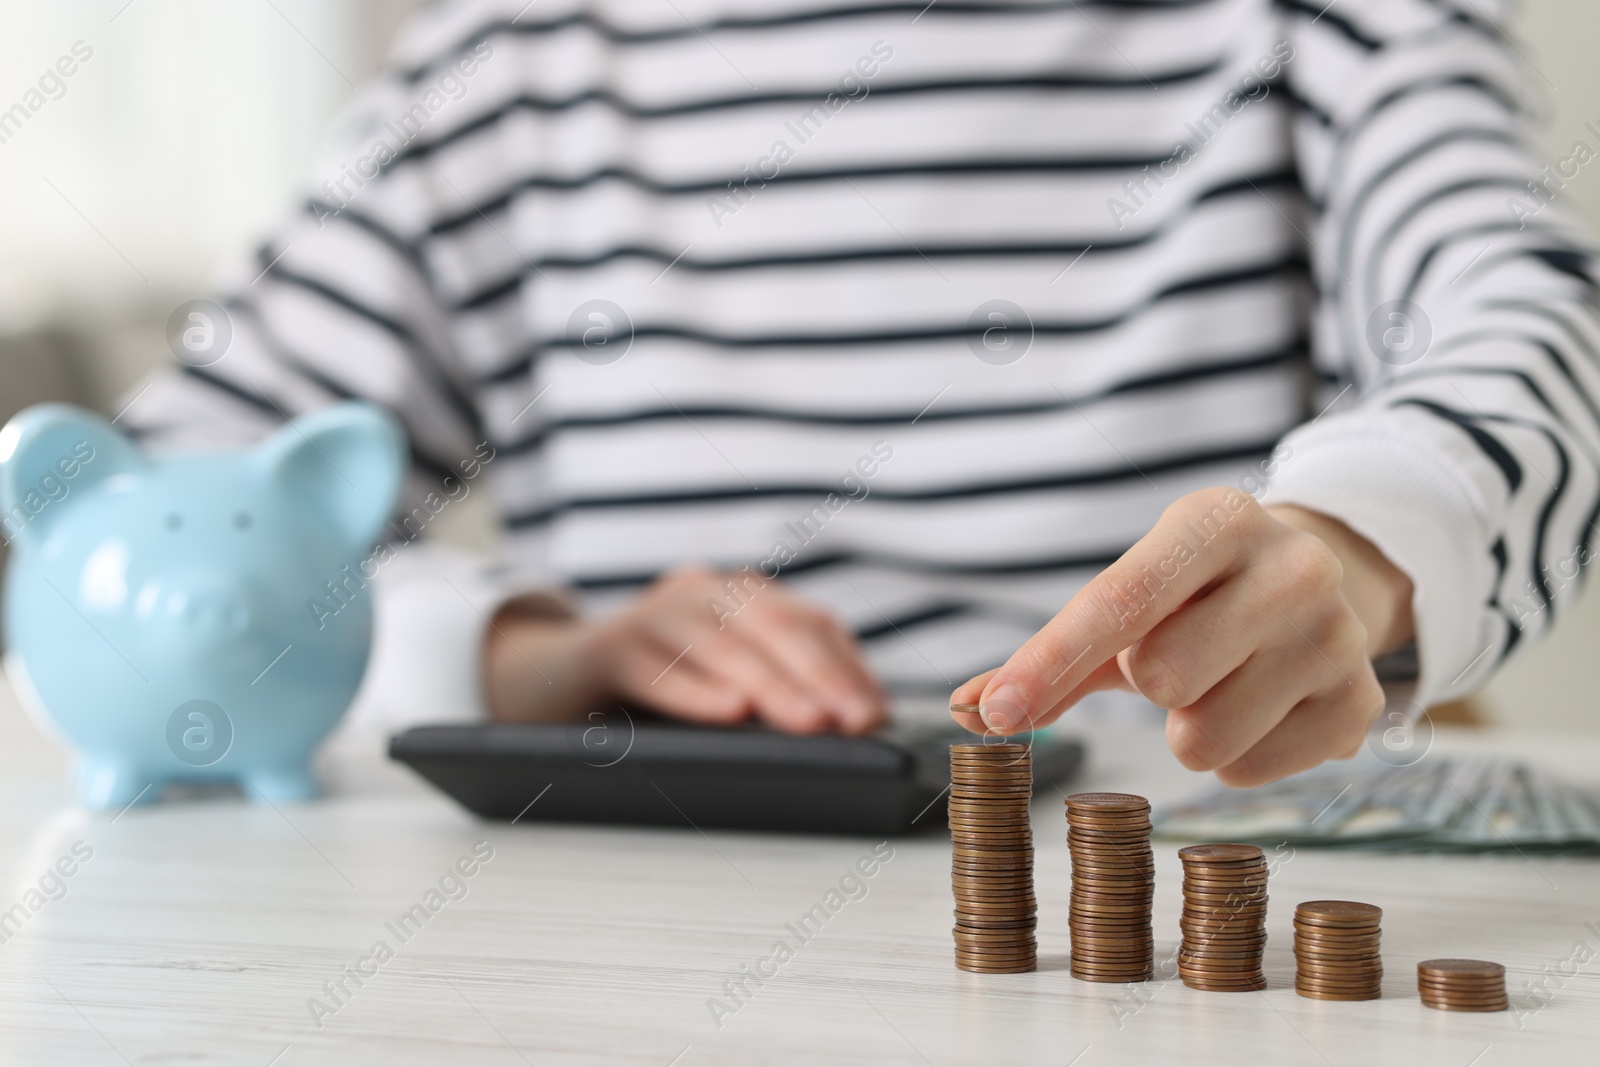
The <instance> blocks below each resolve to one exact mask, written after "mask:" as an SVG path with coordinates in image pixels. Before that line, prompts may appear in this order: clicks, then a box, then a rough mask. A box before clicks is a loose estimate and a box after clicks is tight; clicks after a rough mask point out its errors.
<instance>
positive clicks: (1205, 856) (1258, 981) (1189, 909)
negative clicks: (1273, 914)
mask: <svg viewBox="0 0 1600 1067" xmlns="http://www.w3.org/2000/svg"><path fill="white" fill-rule="evenodd" d="M1178 858H1179V859H1181V860H1182V861H1183V914H1182V915H1181V917H1180V918H1179V920H1178V925H1179V927H1180V928H1181V929H1182V931H1183V942H1182V944H1180V945H1179V946H1178V976H1179V977H1180V978H1182V979H1183V984H1184V985H1186V986H1189V987H1190V988H1192V989H1210V990H1215V991H1218V992H1230V993H1231V992H1246V991H1248V990H1254V989H1265V988H1267V980H1266V977H1265V976H1264V975H1263V974H1262V973H1261V951H1262V949H1264V948H1265V947H1266V944H1267V858H1266V856H1265V855H1263V854H1262V852H1261V850H1260V849H1259V848H1257V847H1256V846H1254V845H1190V846H1189V847H1188V848H1180V849H1179V850H1178Z"/></svg>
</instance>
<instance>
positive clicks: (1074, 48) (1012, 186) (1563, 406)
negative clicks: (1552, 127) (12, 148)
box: [127, 0, 1600, 710]
mask: <svg viewBox="0 0 1600 1067" xmlns="http://www.w3.org/2000/svg"><path fill="white" fill-rule="evenodd" d="M1493 6H1494V5H1490V4H1488V3H1487V2H1472V3H1469V2H1466V0H1462V2H1461V3H1459V4H1458V3H1456V2H1454V0H1343V2H1341V3H1337V4H1333V5H1328V6H1327V7H1324V6H1323V5H1322V3H1320V2H1313V3H1305V2H1300V0H1277V2H1273V0H1123V2H1114V0H935V2H933V3H927V2H926V0H914V2H909V3H902V2H898V0H609V2H607V0H538V2H537V3H525V0H456V2H452V3H445V4H442V5H440V6H438V7H435V8H433V9H431V10H430V11H428V12H427V13H426V14H425V15H423V16H422V17H421V18H419V19H418V20H417V21H416V22H415V23H414V25H413V26H412V27H411V28H410V31H409V32H408V33H407V34H406V35H405V36H404V37H403V40H402V42H401V44H400V45H399V47H398V49H397V51H396V53H395V55H394V57H393V60H392V63H391V64H390V65H389V67H388V68H387V69H386V71H385V72H384V73H383V74H382V76H381V77H380V78H379V79H378V80H377V82H376V84H374V85H373V86H371V87H370V88H369V89H368V90H366V91H365V92H364V93H363V94H362V96H361V98H360V99H359V101H358V102H357V104H356V105H355V106H354V107H353V108H352V109H351V111H350V113H349V114H348V115H347V116H345V117H344V118H343V119H342V120H341V121H340V122H339V124H338V126H337V129H336V130H335V132H334V135H333V136H332V138H331V139H330V146H329V149H328V152H327V156H326V158H325V159H324V161H323V162H322V163H321V164H320V165H319V170H318V173H317V176H316V178H315V179H314V180H313V183H312V189H311V194H310V198H309V199H308V201H307V202H306V204H305V206H304V209H303V210H302V211H300V212H299V213H298V214H297V215H296V216H295V217H293V218H291V219H289V220H288V221H287V222H286V224H285V225H284V226H283V227H282V229H281V230H280V231H279V232H277V233H276V234H274V235H273V236H272V237H271V239H270V240H268V241H266V242H265V243H264V244H262V245H261V247H260V248H259V249H257V250H256V251H255V253H254V255H253V257H252V258H251V259H250V261H249V262H248V263H246V264H244V265H242V266H241V267H240V268H239V269H238V271H237V272H236V274H235V276H234V277H233V278H232V279H231V280H230V282H229V283H228V285H227V286H226V287H225V290H224V291H225V293H226V297H225V299H224V301H223V302H224V306H225V307H226V308H227V311H228V315H229V318H230V320H231V326H232V330H231V341H230V343H229V346H228V348H227V350H226V352H225V353H223V354H222V355H221V356H220V358H216V357H215V356H214V355H213V356H210V357H207V358H191V357H189V356H185V357H184V358H185V365H184V366H183V367H181V369H180V370H179V371H178V372H176V373H171V374H168V375H165V376H164V377H162V378H161V379H160V380H159V381H158V382H157V383H156V385H155V386H154V387H152V388H151V389H150V390H149V391H148V393H147V394H146V395H145V396H143V397H142V398H141V399H140V400H139V402H138V403H136V404H135V405H134V406H133V408H132V409H131V410H130V411H129V412H128V415H127V418H128V420H129V421H132V422H134V423H136V424H137V426H138V429H139V432H141V433H142V434H144V435H146V436H147V437H149V438H150V439H152V440H153V441H154V442H156V443H158V444H166V445H173V446H175V445H181V444H185V443H188V442H191V441H194V440H199V439H206V440H217V439H219V438H249V437H253V436H256V435H259V434H261V433H264V432H265V431H266V430H268V429H269V428H270V427H271V426H272V425H273V424H274V423H276V422H279V421H281V420H282V419H283V418H284V417H285V416H286V415H288V414H292V413H295V412H299V411H304V410H306V409H310V408H315V407H317V406H319V405H323V404H327V403H330V402H332V401H334V400H336V399H339V398H346V397H365V398H370V399H372V400H375V401H377V402H379V403H381V404H384V405H386V406H388V407H389V408H391V409H392V410H394V411H395V412H396V413H397V414H398V415H399V416H400V418H401V419H402V420H403V421H404V423H405V426H406V428H407V430H408V431H409V433H410V438H411V447H412V456H413V459H414V468H415V469H414V477H413V479H412V490H413V499H412V500H410V501H409V502H408V503H407V505H406V515H407V516H412V517H414V519H415V521H414V522H407V523H403V524H402V523H400V522H397V524H396V527H395V528H396V530H397V536H405V537H409V536H410V535H411V534H412V533H413V532H414V527H416V528H420V526H421V525H423V524H424V523H425V520H426V519H427V517H428V516H429V515H430V514H431V513H432V510H437V507H439V506H444V504H445V503H447V502H448V499H450V498H452V497H453V495H454V493H455V492H456V491H458V490H461V486H462V485H463V482H462V473H461V472H462V471H463V470H465V469H467V467H465V466H464V464H473V465H474V466H473V469H474V470H476V464H477V461H478V460H480V459H482V458H483V457H485V456H490V457H492V460H491V461H490V462H488V463H487V464H485V465H484V467H483V469H484V481H485V482H486V483H489V484H492V488H493V492H494V495H495V499H496V501H497V503H498V507H499V510H500V512H501V513H502V515H503V516H504V519H505V522H506V527H507V531H508V537H507V555H508V558H509V561H510V563H511V570H510V572H508V573H507V574H501V575H499V576H489V577H485V578H483V579H482V581H481V582H479V583H477V584H474V585H473V586H472V590H473V591H472V592H471V593H464V592H462V589H463V586H462V584H461V582H459V581H456V582H446V583H445V584H447V585H449V586H450V590H444V589H443V587H442V586H440V585H439V584H438V581H437V579H438V578H439V577H441V576H442V574H443V572H444V570H446V569H447V565H446V564H445V563H442V562H440V559H441V557H438V556H434V557H431V562H427V563H423V564H418V565H411V566H407V567H397V568H395V570H396V571H397V573H398V572H401V571H403V572H405V577H404V581H403V582H402V581H401V579H400V578H398V577H396V578H393V579H391V581H393V582H395V583H398V584H400V585H403V586H404V587H405V589H406V590H408V591H405V592H402V593H396V594H394V596H393V597H392V598H391V601H390V603H391V604H392V605H394V606H392V607H391V608H390V609H389V612H390V614H391V615H394V614H396V613H397V612H400V611H401V610H402V608H401V606H400V605H404V612H405V617H406V619H408V620H410V621H407V622H393V623H391V624H390V633H391V634H399V633H400V632H401V631H402V630H404V631H405V632H406V633H407V634H408V636H407V637H406V641H409V642H410V643H411V645H410V646H408V647H414V649H415V650H414V651H412V652H408V653H405V654H404V655H401V656H399V659H402V660H406V659H408V660H410V661H412V662H415V663H427V664H428V665H429V666H428V673H429V675H430V676H431V677H434V678H436V679H442V680H443V681H440V682H438V683H437V684H435V685H434V687H433V688H432V689H428V687H427V685H426V684H424V683H420V682H419V683H417V686H416V687H413V688H415V690H416V692H417V693H419V694H422V695H421V696H418V697H416V698H415V699H417V700H421V701H423V702H424V703H429V704H432V705H434V707H435V710H437V705H438V704H439V703H440V702H441V701H443V702H451V701H453V702H454V703H456V704H459V705H460V706H462V707H475V706H476V705H475V703H474V702H475V701H477V699H478V698H477V696H476V695H475V694H476V690H474V689H473V688H472V687H473V686H474V685H475V684H476V683H475V681H474V678H475V672H476V664H477V662H478V660H477V658H476V655H477V654H476V651H475V646H476V643H477V642H479V641H481V639H482V632H483V618H484V616H485V615H486V614H487V613H488V612H489V610H490V609H491V608H492V606H493V604H494V603H495V601H496V600H497V598H500V597H503V596H505V595H507V592H508V591H509V590H510V589H511V588H513V587H518V588H522V587H526V586H527V585H528V583H530V582H536V583H545V584H557V585H561V586H564V587H566V588H568V589H570V590H572V591H573V593H574V595H575V596H576V598H577V599H578V600H579V601H580V602H581V603H582V605H583V607H584V608H585V610H588V611H593V612H604V611H608V610H613V609H615V608H616V607H617V605H619V604H620V603H622V602H624V601H625V600H626V599H627V598H629V597H631V596H633V595H634V594H636V593H637V592H638V591H639V590H640V588H641V587H642V586H643V585H644V584H645V583H647V582H649V581H650V580H651V579H652V577H654V576H655V575H657V574H659V573H661V572H662V571H663V570H664V569H666V568H669V567H671V566H673V565H675V564H677V563H680V562H684V561H689V560H694V561H700V562H704V563H708V564H711V565H715V566H719V567H728V568H738V567H744V566H749V567H752V568H757V569H760V570H762V571H764V572H765V573H767V574H769V575H771V574H778V575H780V576H781V578H782V579H784V580H785V581H787V582H789V583H791V584H792V585H793V587H795V588H796V589H797V590H798V591H799V592H800V593H802V594H803V595H805V596H807V597H809V598H812V599H814V600H815V601H818V602H820V603H821V604H823V605H825V606H827V607H829V608H830V609H831V610H833V611H834V612H835V613H837V614H838V615H839V616H841V617H842V618H843V619H844V620H846V621H847V623H848V624H849V625H850V626H852V627H853V628H854V629H855V631H856V632H857V633H858V634H859V635H860V636H861V637H862V639H863V641H864V642H865V645H866V648H867V650H868V652H869V655H870V657H871V659H872V662H873V664H874V666H875V667H876V669H877V670H878V671H879V672H880V673H881V675H882V676H883V677H884V678H885V679H886V680H887V681H888V682H889V683H890V684H891V685H894V686H897V687H903V688H912V689H914V688H934V689H943V688H946V687H948V686H949V685H950V684H952V683H954V682H958V681H960V680H962V679H964V678H965V677H967V676H968V675H969V674H971V673H973V672H976V671H978V670H980V669H983V668H986V667H988V666H992V665H994V664H996V663H998V662H1000V661H1001V660H1003V659H1004V658H1005V657H1006V656H1007V655H1008V654H1009V653H1010V652H1011V651H1012V650H1014V648H1015V647H1016V646H1017V645H1018V644H1019V643H1020V642H1021V641H1022V640H1023V639H1024V638H1025V637H1026V636H1027V635H1028V634H1030V633H1031V632H1032V631H1033V630H1034V629H1036V628H1037V627H1038V626H1040V625H1041V624H1042V623H1043V622H1044V621H1045V620H1047V619H1048V618H1049V617H1050V616H1051V615H1052V614H1054V613H1055V612H1056V611H1057V610H1058V609H1059V608H1060V607H1061V605H1062V604H1063V603H1064V602H1065V601H1066V600H1067V599H1068V598H1069V597H1070V596H1071V595H1072V593H1073V592H1074V591H1075V590H1076V589H1077V588H1078V587H1079V586H1080V585H1081V584H1082V583H1083V582H1084V581H1086V580H1087V579H1088V578H1089V577H1090V576H1092V575H1093V574H1094V573H1095V572H1096V571H1097V570H1098V569H1099V568H1101V567H1103V566H1105V565H1106V564H1108V563H1109V562H1111V561H1112V560H1114V559H1115V558H1116V557H1117V556H1118V555H1119V554H1120V553H1121V552H1123V551H1124V550H1125V549H1126V548H1127V547H1128V546H1129V545H1130V544H1131V543H1132V542H1133V541H1134V540H1135V539H1137V538H1138V537H1139V536H1141V535H1142V534H1143V533H1144V532H1145V531H1147V530H1148V529H1149V528H1150V526H1151V524H1152V523H1153V522H1154V520H1155V519H1156V518H1157V516H1158V515H1159V514H1160V512H1161V510H1162V509H1163V507H1164V506H1165V505H1166V504H1168V503H1169V502H1171V501H1172V500H1173V499H1174V498H1176V497H1178V496H1180V495H1181V494H1183V493H1185V492H1188V491H1190V490H1194V489H1197V488H1200V487H1203V486H1208V485H1215V484H1235V485H1239V486H1242V487H1244V488H1245V489H1247V490H1249V491H1250V492H1252V493H1254V494H1255V495H1256V496H1258V497H1260V498H1262V499H1263V500H1264V501H1265V502H1267V503H1274V502H1293V503H1298V504H1301V505H1304V506H1307V507H1312V508H1315V509H1318V510H1321V511H1324V512H1327V513H1329V514H1332V515H1334V516H1336V517H1338V518H1340V519H1342V520H1343V521H1344V522H1346V523H1347V524H1348V525H1350V526H1351V527H1352V528H1354V529H1355V530H1357V531H1359V532H1360V533H1362V534H1364V535H1366V536H1367V537H1368V538H1369V539H1371V540H1372V541H1373V542H1374V543H1376V544H1377V545H1378V546H1379V547H1380V548H1381V549H1382V550H1383V551H1384V552H1385V553H1386V554H1387V555H1388V556H1389V557H1390V558H1391V559H1392V560H1393V561H1394V562H1395V563H1396V564H1398V565H1399V566H1400V567H1401V568H1402V569H1404V570H1405V571H1406V572H1407V573H1409V575H1410V576H1411V577H1412V579H1413V581H1414V583H1415V585H1416V590H1417V593H1416V597H1417V599H1416V604H1415V611H1416V617H1417V623H1418V641H1417V653H1418V660H1419V662H1420V672H1421V676H1420V680H1419V687H1420V694H1421V696H1420V699H1422V700H1424V701H1434V700H1439V699H1443V698H1448V697H1452V696H1455V695H1459V694H1461V693H1464V692H1467V691H1469V690H1471V689H1472V688H1474V687H1476V686H1477V685H1479V684H1481V683H1482V682H1483V681H1484V680H1485V679H1486V678H1487V677H1488V676H1489V675H1490V674H1491V673H1492V672H1493V670H1494V669H1495V668H1496V666H1497V665H1498V664H1499V663H1501V662H1502V661H1503V660H1504V659H1505V658H1506V657H1507V656H1508V655H1510V654H1511V653H1513V652H1514V651H1515V650H1516V649H1518V648H1519V647H1520V646H1522V645H1523V644H1524V643H1525V642H1526V641H1527V640H1528V639H1529V638H1530V637H1532V636H1533V635H1535V634H1537V633H1538V632H1539V631H1542V630H1543V629H1545V628H1546V627H1547V626H1549V625H1550V623H1551V621H1552V620H1553V619H1554V618H1555V617H1557V616H1559V615H1560V613H1561V612H1562V610H1563V609H1564V608H1565V607H1567V606H1568V605H1570V603H1571V602H1572V600H1573V598H1574V597H1575V595H1576V592H1577V582H1578V580H1579V574H1580V571H1581V570H1582V569H1583V567H1584V566H1585V565H1586V564H1587V562H1588V560H1589V558H1590V553H1591V548H1590V546H1591V542H1592V540H1593V538H1594V524H1595V521H1596V518H1597V507H1600V466H1597V456H1600V408H1597V406H1596V405H1597V396H1600V364H1597V355H1596V346H1597V345H1600V322H1597V319H1596V314H1595V299H1594V297H1595V293H1594V281H1593V278H1594V271H1593V265H1592V262H1591V259H1590V256H1589V252H1588V247H1587V245H1586V244H1585V243H1584V238H1583V237H1582V235H1581V234H1580V233H1579V232H1578V231H1577V229H1576V228H1575V227H1574V225H1573V224H1572V221H1571V218H1570V216H1569V215H1568V214H1567V213H1566V212H1565V211H1564V209H1563V208H1562V207H1561V205H1560V202H1559V200H1557V199H1556V198H1555V195H1554V188H1555V184H1557V181H1556V179H1555V178H1554V175H1553V172H1551V171H1550V170H1549V169H1545V170H1541V168H1540V166H1539V164H1538V162H1537V161H1536V159H1535V155H1534V153H1533V152H1532V151H1531V150H1530V148H1529V145H1528V135H1529V123H1530V115H1531V113H1532V110H1533V101H1532V100H1531V99H1530V94H1529V89H1528V86H1529V83H1530V78H1529V76H1528V71H1527V70H1526V69H1525V67H1526V64H1525V62H1524V61H1523V60H1522V59H1521V58H1520V56H1519V53H1518V51H1517V49H1516V48H1515V46H1514V45H1512V44H1511V43H1510V42H1509V41H1508V40H1507V39H1506V38H1505V37H1504V35H1503V32H1502V30H1501V28H1500V26H1499V25H1498V24H1497V23H1496V22H1494V21H1491V18H1497V17H1498V16H1490V15H1488V14H1485V12H1486V10H1488V9H1489V8H1491V7H1493ZM452 486H454V487H455V488H454V489H452ZM430 494H431V495H430ZM430 509H431V510H430ZM402 555H404V553H402ZM416 558H419V559H420V558H421V557H416ZM430 582H432V583H433V586H432V587H431V588H432V589H433V592H428V590H429V589H430V585H429V583H430ZM419 619H421V620H422V621H419ZM383 625H384V623H383V621H382V618H381V617H380V627H382V626H383ZM443 635H450V636H449V637H448V638H447V637H446V636H443ZM394 699H396V700H398V701H400V702H402V703H403V702H404V701H405V700H406V699H407V698H406V697H404V696H399V697H396V698H394Z"/></svg>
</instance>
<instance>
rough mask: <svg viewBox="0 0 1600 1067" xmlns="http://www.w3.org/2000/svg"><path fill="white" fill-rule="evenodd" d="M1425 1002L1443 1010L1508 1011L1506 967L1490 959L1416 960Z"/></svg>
mask: <svg viewBox="0 0 1600 1067" xmlns="http://www.w3.org/2000/svg"><path fill="white" fill-rule="evenodd" d="M1417 992H1418V994H1419V995H1420V996H1421V997H1422V1003H1423V1004H1425V1005H1427V1006H1428V1007H1430V1008H1436V1009H1438V1010H1440V1011H1505V1010H1506V1009H1507V1008H1508V1007H1510V998H1509V997H1507V996H1506V969H1505V968H1504V967H1503V966H1501V965H1500V964H1498V963H1491V962H1489V961H1488V960H1464V959H1436V960H1423V961H1422V962H1421V963H1419V964H1417Z"/></svg>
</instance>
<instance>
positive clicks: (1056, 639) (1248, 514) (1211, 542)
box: [978, 488, 1264, 731]
mask: <svg viewBox="0 0 1600 1067" xmlns="http://www.w3.org/2000/svg"><path fill="white" fill-rule="evenodd" d="M1261 515H1264V513H1263V512H1262V511H1261V508H1260V505H1258V504H1257V503H1256V502H1255V500H1254V498H1252V497H1250V496H1249V495H1247V494H1245V493H1243V492H1241V491H1240V490H1238V489H1231V488H1230V489H1202V490H1200V491H1199V492H1195V493H1190V494H1189V495H1188V496H1185V497H1182V498H1180V499H1179V500H1177V501H1176V502H1174V503H1173V504H1172V506H1171V507H1169V508H1167V510H1166V511H1165V512H1163V513H1162V515H1161V518H1160V520H1159V521H1158V522H1157V523H1156V525H1155V527H1154V529H1152V530H1151V531H1150V532H1149V533H1147V534H1145V536H1143V537H1141V538H1140V539H1139V540H1138V541H1137V542H1136V543H1135V544H1134V546H1133V547H1132V548H1130V549H1128V551H1127V552H1125V553H1123V554H1122V557H1121V558H1120V559H1118V560H1117V561H1116V562H1115V563H1113V564H1112V565H1111V566H1109V567H1107V568H1106V569H1105V570H1103V571H1101V572H1100V573H1099V574H1097V575H1095V577H1094V578H1092V579H1091V580H1090V581H1089V583H1088V584H1087V585H1085V586H1084V587H1083V588H1082V589H1080V590H1078V592H1077V594H1076V595H1075V596H1073V598H1072V599H1071V600H1069V601H1068V602H1067V606H1066V607H1064V608H1062V609H1061V611H1060V612H1058V613H1057V614H1056V617H1055V618H1053V619H1051V620H1050V621H1049V622H1048V623H1046V624H1045V626H1044V628H1043V629H1041V630H1040V631H1039V632H1038V633H1036V634H1034V635H1033V636H1032V637H1030V638H1029V639H1028V640H1027V641H1026V642H1025V643H1024V644H1023V646H1022V647H1021V648H1019V649H1017V651H1016V652H1015V653H1014V654H1013V655H1012V656H1011V658H1010V659H1008V660H1007V661H1006V662H1005V664H1004V665H1003V666H1001V667H1000V668H999V669H998V670H996V671H995V672H994V675H993V676H992V677H991V678H990V679H989V681H988V684H987V685H985V686H984V688H983V695H982V697H981V698H980V699H979V702H978V703H979V706H980V707H981V708H982V715H983V720H984V722H985V723H986V724H987V725H988V726H989V727H990V728H991V729H996V730H1002V731H1014V730H1018V729H1023V728H1030V727H1037V726H1043V725H1044V724H1045V723H1047V722H1050V721H1051V720H1052V719H1054V718H1055V717H1056V715H1055V714H1053V713H1054V712H1055V711H1056V708H1057V706H1058V705H1060V704H1061V703H1062V701H1063V700H1065V699H1066V698H1067V696H1068V695H1069V694H1071V693H1072V692H1073V690H1074V689H1076V688H1077V687H1078V685H1079V684H1080V683H1081V682H1083V680H1084V679H1086V678H1088V677H1089V675H1090V674H1092V673H1093V672H1094V671H1096V670H1098V669H1099V668H1100V667H1101V666H1103V665H1104V664H1105V663H1107V662H1108V661H1109V660H1111V659H1112V658H1113V657H1115V656H1116V654H1117V653H1118V652H1121V651H1122V650H1123V649H1125V648H1127V647H1128V646H1130V645H1132V644H1134V643H1135V642H1137V641H1138V640H1139V639H1140V638H1142V637H1144V635H1145V634H1147V633H1149V632H1150V631H1151V630H1152V629H1154V628H1155V626H1156V624H1157V623H1159V622H1161V620H1162V619H1165V618H1166V617H1167V616H1168V615H1171V614H1172V613H1173V612H1174V611H1176V610H1178V609H1179V608H1181V607H1182V606H1183V605H1184V604H1185V603H1187V602H1188V601H1189V600H1190V598H1192V597H1193V596H1194V595H1195V594H1196V593H1198V592H1200V591H1201V590H1202V589H1204V588H1205V587H1206V586H1208V585H1209V584H1211V582H1212V581H1214V580H1215V579H1216V578H1217V577H1218V576H1220V575H1223V574H1226V573H1228V571H1229V570H1230V569H1231V568H1232V567H1233V566H1234V564H1235V562H1236V561H1237V560H1238V558H1239V555H1240V550H1241V546H1242V545H1243V544H1244V542H1245V535H1246V531H1247V529H1248V527H1249V526H1250V525H1251V524H1252V523H1253V522H1254V521H1255V520H1256V519H1257V518H1258V517H1259V516H1261Z"/></svg>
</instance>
